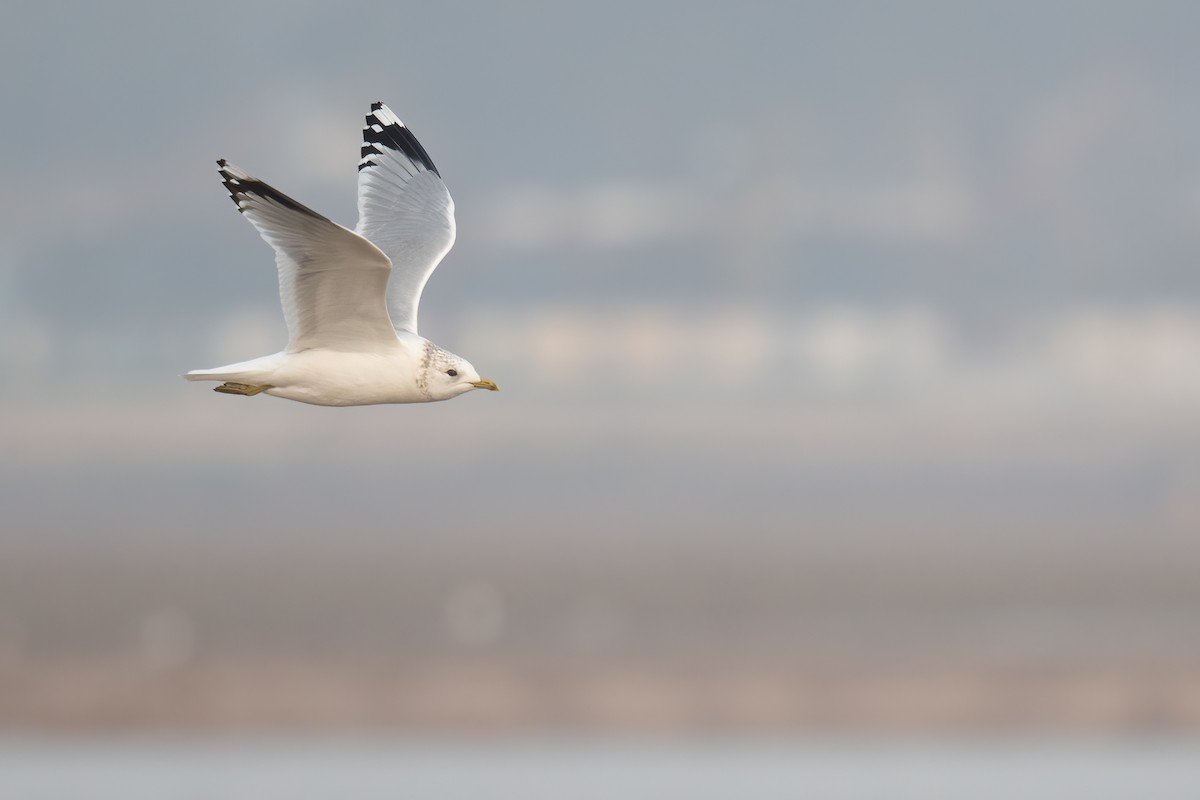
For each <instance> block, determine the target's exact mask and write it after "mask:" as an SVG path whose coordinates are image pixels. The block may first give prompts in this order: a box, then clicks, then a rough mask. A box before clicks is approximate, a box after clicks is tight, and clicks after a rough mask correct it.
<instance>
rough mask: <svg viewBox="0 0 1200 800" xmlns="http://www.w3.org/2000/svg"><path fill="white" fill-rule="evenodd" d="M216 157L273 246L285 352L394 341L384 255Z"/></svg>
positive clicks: (246, 210)
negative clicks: (277, 270) (285, 323)
mask: <svg viewBox="0 0 1200 800" xmlns="http://www.w3.org/2000/svg"><path fill="white" fill-rule="evenodd" d="M217 164H218V165H219V166H220V168H221V169H220V173H221V177H222V178H223V179H224V181H225V188H227V189H228V190H229V194H230V196H231V197H232V198H233V202H234V203H236V204H237V207H238V210H239V211H241V212H242V214H243V215H244V216H245V217H246V219H248V220H250V222H251V223H252V224H253V225H254V227H255V228H257V229H258V232H259V233H260V234H262V237H263V239H265V240H266V241H267V243H268V244H269V245H271V246H272V247H273V248H275V265H276V266H277V267H278V269H279V299H280V302H281V303H282V305H283V315H284V318H285V319H286V320H287V327H288V337H289V341H288V346H287V349H288V352H298V351H300V350H307V349H309V348H313V347H326V348H332V349H346V350H365V349H374V348H375V347H376V346H380V345H383V346H386V345H389V344H394V343H395V342H396V332H395V331H394V330H393V329H392V323H391V320H390V319H389V318H388V313H387V303H386V300H385V296H386V292H387V282H388V276H389V275H390V274H391V271H392V265H391V262H390V261H388V258H387V256H386V255H384V254H383V253H382V252H381V251H380V250H379V248H377V247H376V246H375V245H373V244H371V243H370V242H369V241H367V240H366V239H364V238H363V237H361V236H359V235H358V234H357V233H355V232H354V231H352V230H349V229H347V228H343V227H342V226H341V225H338V224H337V223H336V222H333V221H332V220H329V219H327V218H325V217H323V216H321V215H320V214H318V213H317V212H315V211H313V210H312V209H310V208H308V207H306V206H303V205H301V204H300V203H297V202H296V201H295V200H293V199H292V198H290V197H288V196H287V195H285V194H283V193H282V192H280V191H278V190H277V189H275V188H274V187H272V186H270V185H268V184H266V183H263V182H262V181H260V180H258V179H257V178H254V177H252V176H250V175H248V174H247V173H245V172H243V171H242V170H240V169H238V168H237V167H235V166H233V165H232V164H229V163H228V162H226V161H225V160H224V159H221V160H220V161H218V162H217Z"/></svg>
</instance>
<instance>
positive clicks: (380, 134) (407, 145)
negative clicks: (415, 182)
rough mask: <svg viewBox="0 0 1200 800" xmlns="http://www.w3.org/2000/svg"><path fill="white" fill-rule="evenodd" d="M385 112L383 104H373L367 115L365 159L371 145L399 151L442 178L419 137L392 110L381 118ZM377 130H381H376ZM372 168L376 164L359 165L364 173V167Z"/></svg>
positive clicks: (364, 141) (364, 136)
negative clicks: (381, 113)
mask: <svg viewBox="0 0 1200 800" xmlns="http://www.w3.org/2000/svg"><path fill="white" fill-rule="evenodd" d="M383 110H384V105H383V103H372V104H371V113H370V114H368V115H367V125H366V127H364V128H363V145H364V147H363V158H366V156H367V154H368V153H367V150H366V148H367V147H369V146H371V145H379V146H382V147H386V148H388V149H390V150H399V151H400V152H401V153H403V154H404V155H405V156H407V157H408V159H409V160H410V161H412V162H413V163H415V164H420V165H421V166H422V167H424V168H425V169H427V170H429V171H430V172H432V173H433V174H434V175H437V176H438V177H439V178H440V177H441V176H442V173H440V172H438V168H437V167H435V166H434V164H433V159H432V158H430V157H429V153H426V152H425V148H424V147H422V146H421V143H420V142H418V141H417V137H416V136H413V133H412V131H410V130H409V129H408V127H407V126H406V125H405V124H404V123H403V122H401V121H400V118H399V117H397V116H396V115H395V114H393V113H391V111H390V110H388V113H387V114H386V115H383V116H381V115H380V114H379V112H380V111H383ZM389 117H390V119H389ZM376 128H379V130H375V129H376ZM371 166H375V164H374V162H372V161H364V162H362V163H361V164H359V171H362V169H363V168H364V167H371Z"/></svg>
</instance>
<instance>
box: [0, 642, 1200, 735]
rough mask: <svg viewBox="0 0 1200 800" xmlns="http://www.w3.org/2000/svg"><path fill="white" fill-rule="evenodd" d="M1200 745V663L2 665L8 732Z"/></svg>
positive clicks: (252, 659) (300, 659) (112, 661)
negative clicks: (904, 736) (998, 739)
mask: <svg viewBox="0 0 1200 800" xmlns="http://www.w3.org/2000/svg"><path fill="white" fill-rule="evenodd" d="M285 729H286V730H289V731H309V732H337V731H368V730H369V731H377V732H386V731H400V732H403V731H420V732H423V733H437V732H442V733H447V734H464V733H471V732H489V733H490V732H496V733H537V732H539V731H541V732H545V731H564V730H569V731H573V732H579V733H598V734H635V733H720V734H738V735H783V734H802V733H806V732H807V733H821V734H830V733H838V732H843V733H853V732H858V733H876V734H878V733H928V734H944V733H966V732H980V733H1006V732H1009V733H1021V734H1031V733H1044V734H1080V733H1087V734H1093V733H1106V734H1107V733H1114V734H1116V733H1120V734H1149V733H1154V734H1172V735H1195V734H1197V733H1200V660H1197V661H1191V662H1173V663H1170V662H1161V663H1153V662H1143V663H1138V664H1133V663H1130V664H1125V665H1104V664H1094V663H1093V664H1080V663H1058V664H1044V663H1043V664H1027V665H1008V666H1000V665H997V664H994V663H979V662H976V663H966V662H962V661H961V660H960V661H958V662H954V661H948V662H947V663H943V664H939V663H934V662H930V661H924V662H922V663H910V664H905V665H895V664H893V665H883V664H856V665H847V664H841V665H839V664H833V663H824V664H816V663H812V662H805V661H802V660H795V659H792V660H785V659H774V660H764V659H754V658H738V657H736V656H733V657H726V658H707V659H703V660H694V661H693V660H692V659H688V658H682V657H680V658H675V659H658V660H652V659H632V658H631V659H591V660H580V659H533V658H496V657H486V656H485V657H478V658H436V659H409V660H401V659H394V658H372V657H361V658H337V657H314V656H312V655H311V654H310V655H300V654H295V655H291V656H288V655H283V654H257V655H242V656H227V657H204V658H198V659H196V660H194V662H192V663H189V664H187V665H186V666H178V667H171V668H154V667H148V666H147V665H146V664H145V663H144V662H141V661H131V660H129V659H127V658H119V657H90V658H89V657H72V658H60V659H53V658H39V659H28V660H27V661H26V662H25V663H23V664H21V665H19V666H17V665H8V666H5V667H3V668H0V732H3V731H6V730H7V731H15V730H20V731H25V732H33V731H40V732H42V733H48V734H64V735H65V734H76V733H87V732H93V733H94V732H114V733H115V732H121V731H125V732H136V731H155V730H171V731H190V732H194V733H206V734H226V733H243V732H256V731H257V732H270V731H272V730H285Z"/></svg>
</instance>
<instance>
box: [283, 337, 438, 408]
mask: <svg viewBox="0 0 1200 800" xmlns="http://www.w3.org/2000/svg"><path fill="white" fill-rule="evenodd" d="M420 367H421V363H420V358H419V356H416V357H415V354H414V353H413V352H412V350H411V349H410V348H407V347H402V346H398V347H397V348H396V349H395V350H393V351H391V352H388V353H380V354H376V353H342V352H337V351H333V350H305V351H303V352H300V353H288V354H285V355H284V356H283V357H282V358H281V361H280V364H279V366H278V367H277V368H276V370H275V372H274V374H273V375H271V377H270V379H269V380H268V381H266V382H267V383H269V384H270V386H271V388H270V389H268V390H267V394H271V395H275V396H276V397H284V398H287V399H288V400H297V401H299V402H301V403H312V404H313V405H319V406H362V405H373V404H377V403H424V402H428V401H429V400H430V397H429V396H428V393H426V392H423V391H422V390H421V388H420V386H418V382H417V374H418V371H419V369H420Z"/></svg>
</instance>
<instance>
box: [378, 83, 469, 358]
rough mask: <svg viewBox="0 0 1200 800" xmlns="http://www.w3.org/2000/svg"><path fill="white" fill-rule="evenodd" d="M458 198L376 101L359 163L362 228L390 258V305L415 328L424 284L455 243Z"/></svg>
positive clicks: (399, 325)
mask: <svg viewBox="0 0 1200 800" xmlns="http://www.w3.org/2000/svg"><path fill="white" fill-rule="evenodd" d="M454 230H455V229H454V201H453V200H451V199H450V192H449V190H447V189H446V184H445V183H443V182H442V176H441V175H440V174H439V173H438V171H437V167H435V166H434V165H433V161H432V160H431V159H430V158H429V154H428V153H426V152H425V148H423V147H421V143H420V142H418V141H417V138H416V137H415V136H413V135H412V131H410V130H409V129H408V128H406V127H405V126H404V123H403V122H401V121H400V118H399V117H397V116H396V115H395V114H393V113H392V112H391V110H390V109H389V108H388V107H387V106H385V105H384V104H383V103H373V104H372V105H371V113H370V114H368V115H367V124H366V127H364V128H363V146H362V160H360V161H359V162H358V227H357V228H355V231H356V232H358V233H359V234H361V235H362V236H363V237H365V238H367V239H369V240H370V241H371V242H373V243H374V244H375V245H376V246H377V247H378V248H379V249H380V250H382V251H383V252H384V253H386V254H387V257H388V258H390V259H391V261H392V278H391V281H390V282H389V284H388V290H387V295H388V309H389V311H390V312H391V318H392V324H393V325H395V327H396V330H398V331H409V332H410V333H414V334H415V333H416V332H417V306H418V305H419V304H420V302H421V292H422V290H424V288H425V282H426V281H428V280H429V276H430V275H431V274H433V271H434V269H436V268H437V265H438V263H439V262H440V261H441V260H442V257H443V256H445V255H446V253H448V252H449V251H450V248H451V247H453V246H454Z"/></svg>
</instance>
